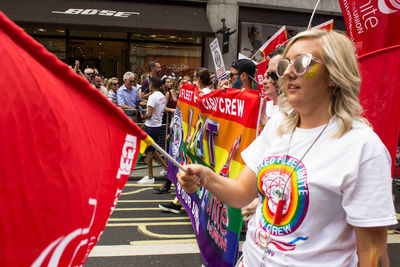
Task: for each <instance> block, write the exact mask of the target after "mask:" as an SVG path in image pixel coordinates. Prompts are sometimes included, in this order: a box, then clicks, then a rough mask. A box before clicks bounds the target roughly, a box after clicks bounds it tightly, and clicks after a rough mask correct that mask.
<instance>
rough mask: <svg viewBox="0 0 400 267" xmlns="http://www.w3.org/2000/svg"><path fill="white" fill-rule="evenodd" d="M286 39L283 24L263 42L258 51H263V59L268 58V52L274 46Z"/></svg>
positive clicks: (273, 48) (272, 49)
mask: <svg viewBox="0 0 400 267" xmlns="http://www.w3.org/2000/svg"><path fill="white" fill-rule="evenodd" d="M287 40H288V38H287V32H286V28H285V26H282V28H280V29H279V31H277V32H276V33H275V34H274V35H273V36H272V37H271V38H269V39H268V41H266V42H265V44H263V46H262V47H261V48H260V51H261V52H262V53H263V55H264V58H265V59H269V57H268V54H269V53H271V52H272V51H274V50H275V48H276V47H277V46H278V45H280V44H283V43H285V42H286V41H287Z"/></svg>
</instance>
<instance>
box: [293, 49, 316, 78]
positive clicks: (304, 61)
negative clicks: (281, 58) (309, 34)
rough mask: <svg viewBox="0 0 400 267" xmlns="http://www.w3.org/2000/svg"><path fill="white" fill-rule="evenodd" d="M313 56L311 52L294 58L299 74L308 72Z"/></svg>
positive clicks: (295, 68) (295, 67)
mask: <svg viewBox="0 0 400 267" xmlns="http://www.w3.org/2000/svg"><path fill="white" fill-rule="evenodd" d="M311 58H312V57H311V56H310V54H306V55H301V56H298V57H297V58H296V59H295V60H294V62H293V65H294V70H295V71H296V74H297V75H303V74H304V73H305V72H306V70H307V68H308V66H310V63H311Z"/></svg>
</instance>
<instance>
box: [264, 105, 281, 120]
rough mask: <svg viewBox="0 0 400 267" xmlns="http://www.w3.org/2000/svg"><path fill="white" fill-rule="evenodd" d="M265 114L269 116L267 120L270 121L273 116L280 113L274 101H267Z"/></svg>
mask: <svg viewBox="0 0 400 267" xmlns="http://www.w3.org/2000/svg"><path fill="white" fill-rule="evenodd" d="M265 113H266V114H267V118H268V119H270V118H271V117H272V116H274V115H276V114H278V113H280V111H279V106H278V105H274V101H272V100H270V101H267V107H266V109H265Z"/></svg>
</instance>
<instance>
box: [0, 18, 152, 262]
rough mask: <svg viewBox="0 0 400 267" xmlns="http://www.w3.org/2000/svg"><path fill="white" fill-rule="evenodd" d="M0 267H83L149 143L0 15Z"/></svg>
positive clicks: (95, 94)
mask: <svg viewBox="0 0 400 267" xmlns="http://www.w3.org/2000/svg"><path fill="white" fill-rule="evenodd" d="M0 43H1V45H0V66H1V70H2V71H1V72H0V82H1V84H2V88H3V89H4V90H3V92H2V96H1V97H0V106H1V107H2V112H1V114H0V124H1V125H2V127H1V130H0V139H1V140H2V141H3V142H2V145H1V148H0V172H1V186H0V236H1V245H0V265H1V266H44V265H46V266H47V265H49V266H69V265H73V266H77V265H79V266H81V265H83V263H84V262H85V260H86V258H87V256H88V255H89V252H90V251H91V249H92V248H93V247H94V245H95V244H96V242H97V241H98V239H99V237H100V235H101V233H102V231H103V230H104V227H105V224H106V222H107V220H108V218H109V216H110V214H111V212H112V211H113V209H114V207H115V205H116V202H117V199H118V196H119V194H120V192H121V190H122V188H123V186H124V184H125V182H126V180H127V179H128V177H129V174H130V172H131V170H132V168H133V167H134V166H135V162H136V160H137V158H138V156H139V154H140V153H141V152H143V149H144V148H145V147H146V145H145V143H144V142H143V141H142V140H146V142H147V141H148V143H149V144H150V143H151V140H150V139H148V137H147V135H146V134H145V133H144V132H143V131H141V130H140V129H139V128H138V127H137V126H136V125H135V124H134V123H132V122H131V121H130V120H129V119H128V118H127V117H126V116H125V115H124V114H123V112H122V111H120V110H119V109H118V108H116V107H115V106H114V105H113V104H112V103H111V102H109V101H108V99H107V98H105V97H104V96H103V95H102V94H101V93H100V92H99V91H98V90H96V89H95V88H93V87H91V86H90V85H89V84H88V83H87V82H86V81H85V80H84V79H83V78H81V77H79V76H77V75H76V74H75V73H74V72H73V71H71V70H70V69H69V68H68V66H67V65H65V64H64V63H62V62H61V61H59V60H58V59H57V58H56V57H55V56H54V55H52V54H51V53H49V52H47V51H46V50H45V49H44V48H43V47H42V46H41V45H40V44H38V43H37V42H36V41H35V40H34V39H32V38H31V37H30V36H29V35H27V34H26V33H25V32H24V31H23V30H22V29H20V28H19V27H18V26H16V25H15V24H14V23H13V22H11V21H10V20H9V19H7V18H6V16H5V15H4V14H3V13H1V12H0Z"/></svg>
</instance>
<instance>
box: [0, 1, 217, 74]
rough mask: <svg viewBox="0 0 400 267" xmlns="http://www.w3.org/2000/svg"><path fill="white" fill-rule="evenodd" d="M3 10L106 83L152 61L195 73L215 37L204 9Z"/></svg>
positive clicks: (46, 5) (110, 5) (135, 5)
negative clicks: (207, 39) (93, 70)
mask: <svg viewBox="0 0 400 267" xmlns="http://www.w3.org/2000/svg"><path fill="white" fill-rule="evenodd" d="M20 7H25V8H20ZM0 9H1V10H2V12H4V13H5V14H6V15H7V16H9V18H10V19H12V20H13V21H14V22H16V23H17V24H18V25H20V26H21V27H22V28H23V29H24V30H25V31H26V32H27V33H28V34H30V35H31V36H32V37H34V38H35V39H36V40H37V41H39V42H40V43H41V44H42V45H43V46H45V47H46V48H47V49H48V50H49V51H50V52H52V53H54V54H55V55H56V56H57V57H58V58H59V59H61V60H62V61H64V62H65V63H67V64H69V65H73V64H74V62H75V60H79V61H80V63H81V69H82V70H83V69H84V68H85V67H87V66H89V67H95V68H97V69H98V70H99V71H100V73H102V74H103V75H104V76H106V77H113V76H116V77H122V75H123V73H124V72H125V71H128V70H129V71H134V72H136V73H138V74H139V75H140V74H142V73H143V72H145V71H147V66H148V63H149V62H150V61H151V60H154V59H157V60H159V61H160V63H161V65H162V68H163V72H164V73H171V72H174V73H176V74H177V75H178V74H179V75H184V74H188V73H191V72H193V70H194V68H196V67H198V66H201V65H202V63H203V62H204V58H203V51H204V45H205V37H206V36H213V32H212V31H211V27H210V25H209V22H208V19H207V16H206V12H205V5H201V4H190V5H188V6H186V5H185V6H182V5H177V4H171V3H168V4H164V2H163V4H154V3H152V2H151V1H138V2H136V1H135V2H134V1H123V0H119V1H90V0H72V1H67V0H62V1H56V2H54V1H51V0H44V1H41V5H40V7H38V6H32V5H31V3H30V2H29V1H26V0H16V1H13V2H11V3H10V2H9V3H0ZM28 11H29V12H28ZM182 22H185V23H182ZM172 25H173V26H172ZM176 25H179V26H178V27H177V26H176Z"/></svg>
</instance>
